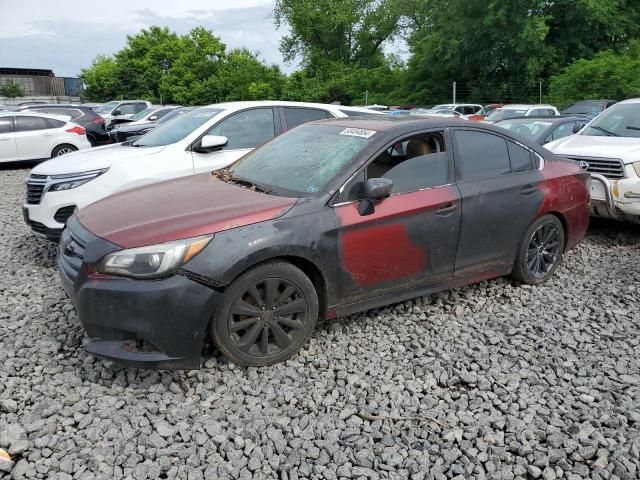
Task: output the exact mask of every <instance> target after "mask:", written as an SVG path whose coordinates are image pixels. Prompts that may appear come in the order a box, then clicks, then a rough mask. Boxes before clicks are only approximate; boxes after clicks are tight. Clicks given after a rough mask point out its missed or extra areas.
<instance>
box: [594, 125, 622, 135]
mask: <svg viewBox="0 0 640 480" xmlns="http://www.w3.org/2000/svg"><path fill="white" fill-rule="evenodd" d="M591 128H593V129H594V130H599V131H601V132H604V133H606V134H607V135H609V136H610V137H619V136H620V135H618V134H617V133H613V132H612V131H610V130H607V129H606V128H602V127H598V126H596V125H591Z"/></svg>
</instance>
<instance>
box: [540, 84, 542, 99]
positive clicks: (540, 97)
mask: <svg viewBox="0 0 640 480" xmlns="http://www.w3.org/2000/svg"><path fill="white" fill-rule="evenodd" d="M540 104H542V80H541V81H540Z"/></svg>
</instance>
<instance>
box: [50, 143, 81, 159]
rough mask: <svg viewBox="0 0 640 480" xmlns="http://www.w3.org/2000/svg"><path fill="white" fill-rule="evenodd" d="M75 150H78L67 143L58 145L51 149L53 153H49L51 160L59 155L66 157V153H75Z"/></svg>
mask: <svg viewBox="0 0 640 480" xmlns="http://www.w3.org/2000/svg"><path fill="white" fill-rule="evenodd" d="M76 150H78V149H77V148H76V147H74V146H73V145H69V144H68V143H63V144H62V145H58V146H57V147H56V148H54V149H53V152H51V158H55V157H59V156H61V155H66V154H67V153H71V152H75V151H76Z"/></svg>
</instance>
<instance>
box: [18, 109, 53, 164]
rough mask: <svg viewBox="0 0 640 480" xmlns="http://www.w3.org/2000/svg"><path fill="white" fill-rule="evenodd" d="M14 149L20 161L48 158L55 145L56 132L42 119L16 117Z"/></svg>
mask: <svg viewBox="0 0 640 480" xmlns="http://www.w3.org/2000/svg"><path fill="white" fill-rule="evenodd" d="M14 118H15V132H16V134H15V135H16V147H17V149H18V158H19V159H20V160H34V159H40V158H50V157H51V152H52V151H53V149H54V147H55V146H56V144H57V137H58V132H57V130H56V128H55V127H54V126H53V125H51V124H49V122H47V120H46V119H45V118H43V117H31V116H26V115H24V116H23V115H16V116H15V117H14Z"/></svg>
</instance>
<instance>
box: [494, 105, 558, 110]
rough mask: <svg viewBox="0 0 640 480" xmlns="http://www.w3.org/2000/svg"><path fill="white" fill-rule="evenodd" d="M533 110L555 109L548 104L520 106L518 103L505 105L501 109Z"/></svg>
mask: <svg viewBox="0 0 640 480" xmlns="http://www.w3.org/2000/svg"><path fill="white" fill-rule="evenodd" d="M531 108H555V107H554V106H553V105H548V104H546V103H544V104H537V103H536V104H525V103H522V104H518V103H514V104H512V105H504V106H502V107H500V109H501V110H525V109H527V110H528V109H531Z"/></svg>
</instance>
